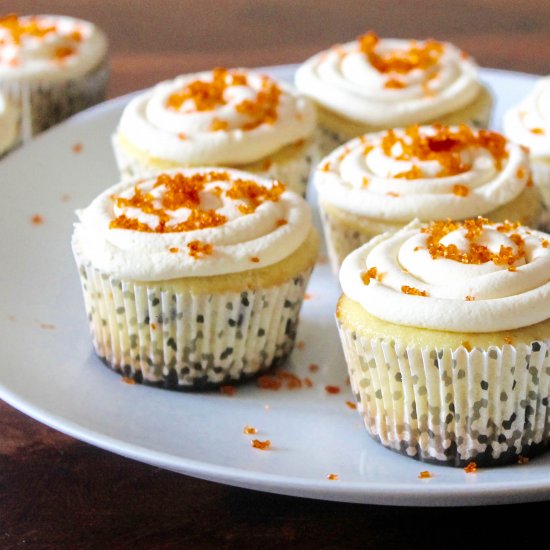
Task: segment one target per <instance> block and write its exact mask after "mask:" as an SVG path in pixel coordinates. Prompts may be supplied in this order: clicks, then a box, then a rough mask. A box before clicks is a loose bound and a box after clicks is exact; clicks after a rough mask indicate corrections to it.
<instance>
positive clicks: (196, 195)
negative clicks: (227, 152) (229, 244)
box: [110, 171, 285, 233]
mask: <svg viewBox="0 0 550 550" xmlns="http://www.w3.org/2000/svg"><path fill="white" fill-rule="evenodd" d="M214 181H224V182H231V186H230V187H229V189H227V191H225V195H226V196H227V197H228V198H231V199H237V200H242V201H244V203H245V204H242V205H240V206H242V207H244V210H245V211H243V210H242V209H241V211H242V213H243V214H250V213H252V212H254V211H255V210H256V208H257V207H258V206H259V205H260V204H262V203H263V202H264V201H268V200H269V201H273V202H276V201H277V200H279V197H280V196H281V194H282V193H283V192H284V191H285V186H284V185H283V184H282V183H280V182H276V183H275V185H273V187H271V188H267V187H264V186H262V185H260V184H258V183H256V182H255V181H252V180H244V179H236V180H233V181H231V176H230V175H229V173H227V172H223V171H219V172H218V171H211V172H203V173H196V174H192V175H189V176H188V175H184V174H182V173H178V174H173V175H169V174H160V175H159V176H157V180H156V182H155V184H154V187H155V188H157V187H159V186H164V188H165V190H164V194H163V196H162V199H161V206H160V207H158V206H156V205H155V198H154V197H153V196H152V195H151V194H150V193H143V192H142V191H141V189H140V188H139V187H138V186H137V185H135V186H134V195H133V196H132V197H131V198H124V197H120V196H119V197H112V200H113V201H114V203H115V204H116V206H118V207H119V208H124V207H131V208H137V209H139V210H141V211H142V212H143V213H144V214H152V215H155V216H157V217H158V220H159V221H158V225H157V226H156V227H154V228H152V227H150V226H149V225H148V224H145V223H142V222H140V221H139V220H137V219H136V218H128V217H127V216H126V215H125V214H122V215H120V216H118V217H117V218H115V219H114V220H112V221H111V223H110V228H111V229H130V230H134V231H143V232H149V233H180V232H182V231H192V230H195V229H205V228H207V227H217V226H220V225H223V224H224V223H225V222H226V221H227V218H226V217H225V216H223V215H221V214H218V213H217V212H216V211H215V210H202V209H201V208H200V203H201V198H200V193H201V192H202V191H203V190H204V188H205V185H206V184H207V183H212V182H214ZM221 193H222V190H221V189H220V188H216V189H214V194H217V195H218V196H219V195H221ZM157 200H158V199H157ZM180 208H187V209H189V210H191V213H190V214H189V216H188V218H187V219H186V220H185V221H184V222H181V223H178V224H169V223H168V222H169V221H170V219H171V215H170V212H171V211H176V210H178V209H180Z"/></svg>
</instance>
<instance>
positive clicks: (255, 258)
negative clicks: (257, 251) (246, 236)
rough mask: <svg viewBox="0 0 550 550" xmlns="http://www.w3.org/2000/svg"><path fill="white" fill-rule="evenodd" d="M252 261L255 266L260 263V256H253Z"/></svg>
mask: <svg viewBox="0 0 550 550" xmlns="http://www.w3.org/2000/svg"><path fill="white" fill-rule="evenodd" d="M250 261H251V262H252V263H253V264H257V263H260V258H258V256H252V258H250Z"/></svg>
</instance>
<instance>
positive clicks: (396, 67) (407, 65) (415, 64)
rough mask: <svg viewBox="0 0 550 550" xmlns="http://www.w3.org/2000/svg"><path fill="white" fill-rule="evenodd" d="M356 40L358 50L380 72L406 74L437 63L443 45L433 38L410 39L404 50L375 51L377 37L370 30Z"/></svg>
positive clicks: (425, 68)
mask: <svg viewBox="0 0 550 550" xmlns="http://www.w3.org/2000/svg"><path fill="white" fill-rule="evenodd" d="M358 42H359V51H360V52H362V53H364V54H365V55H366V56H367V58H368V60H369V63H370V64H371V65H372V66H373V67H374V68H375V69H376V70H377V71H378V72H380V73H389V72H392V73H400V74H406V73H409V72H410V71H412V70H414V69H420V70H423V71H425V70H427V69H429V68H431V67H433V66H435V65H436V64H437V63H438V61H439V58H440V57H441V55H442V54H443V50H444V45H443V44H442V43H440V42H436V41H435V40H426V41H425V42H423V43H418V42H417V41H416V40H412V41H411V42H410V46H409V47H408V48H407V49H406V50H391V51H389V52H385V53H377V52H376V47H377V45H378V42H379V38H378V36H377V35H376V34H375V33H374V32H372V31H370V32H368V33H367V34H364V35H363V36H360V37H359V39H358Z"/></svg>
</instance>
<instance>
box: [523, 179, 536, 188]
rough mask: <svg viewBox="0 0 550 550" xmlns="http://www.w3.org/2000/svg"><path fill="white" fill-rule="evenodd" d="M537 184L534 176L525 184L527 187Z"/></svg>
mask: <svg viewBox="0 0 550 550" xmlns="http://www.w3.org/2000/svg"><path fill="white" fill-rule="evenodd" d="M534 185H535V183H534V182H533V178H531V177H530V178H529V179H528V180H527V183H526V184H525V187H533V186H534Z"/></svg>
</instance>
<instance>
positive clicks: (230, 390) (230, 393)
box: [220, 385, 236, 397]
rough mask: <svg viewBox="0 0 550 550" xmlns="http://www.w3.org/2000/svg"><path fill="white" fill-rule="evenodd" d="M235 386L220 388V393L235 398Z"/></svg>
mask: <svg viewBox="0 0 550 550" xmlns="http://www.w3.org/2000/svg"><path fill="white" fill-rule="evenodd" d="M235 391H236V390H235V386H231V385H226V386H220V392H221V393H223V394H224V395H227V396H228V397H233V396H234V395H235Z"/></svg>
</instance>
